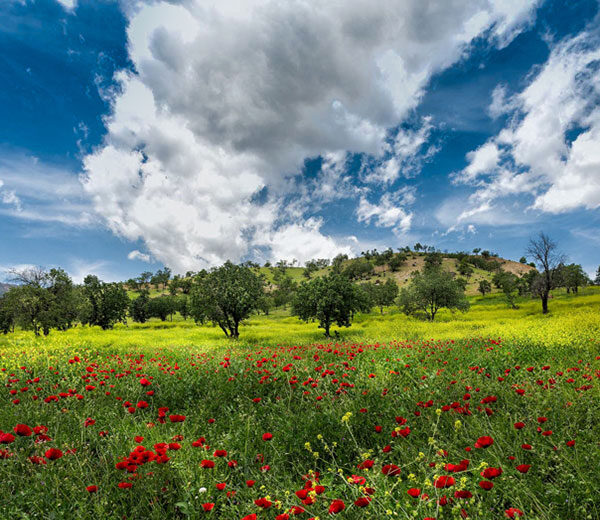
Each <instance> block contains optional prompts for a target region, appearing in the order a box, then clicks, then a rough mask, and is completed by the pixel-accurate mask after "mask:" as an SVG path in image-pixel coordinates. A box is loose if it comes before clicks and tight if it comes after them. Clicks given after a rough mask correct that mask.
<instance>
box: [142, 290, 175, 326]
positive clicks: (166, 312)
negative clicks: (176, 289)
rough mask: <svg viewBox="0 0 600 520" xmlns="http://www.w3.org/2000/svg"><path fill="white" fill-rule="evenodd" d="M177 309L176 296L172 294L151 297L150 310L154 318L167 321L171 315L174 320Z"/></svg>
mask: <svg viewBox="0 0 600 520" xmlns="http://www.w3.org/2000/svg"><path fill="white" fill-rule="evenodd" d="M176 310H177V306H176V302H175V298H174V297H173V296H171V295H167V294H163V295H161V296H157V297H155V298H150V302H149V304H148V311H149V313H150V316H151V317H152V318H159V319H160V321H166V320H167V318H168V317H169V316H170V317H171V321H172V320H173V314H174V313H175V311H176Z"/></svg>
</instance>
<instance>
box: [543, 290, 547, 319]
mask: <svg viewBox="0 0 600 520" xmlns="http://www.w3.org/2000/svg"><path fill="white" fill-rule="evenodd" d="M542 314H548V293H547V292H545V293H542Z"/></svg>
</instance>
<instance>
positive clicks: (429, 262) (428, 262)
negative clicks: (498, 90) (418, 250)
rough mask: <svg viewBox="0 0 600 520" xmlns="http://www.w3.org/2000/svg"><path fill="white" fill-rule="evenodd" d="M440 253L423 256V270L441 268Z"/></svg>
mask: <svg viewBox="0 0 600 520" xmlns="http://www.w3.org/2000/svg"><path fill="white" fill-rule="evenodd" d="M442 259H443V257H442V253H439V252H435V253H429V254H427V255H425V269H438V268H440V267H441V266H442Z"/></svg>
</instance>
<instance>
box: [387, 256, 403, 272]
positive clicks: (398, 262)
mask: <svg viewBox="0 0 600 520" xmlns="http://www.w3.org/2000/svg"><path fill="white" fill-rule="evenodd" d="M405 263H406V254H405V253H398V254H396V255H394V256H393V257H392V258H391V259H390V260H389V262H388V265H389V267H390V271H392V272H394V273H395V272H396V271H399V270H400V268H401V267H402V266H403V265H404V264H405Z"/></svg>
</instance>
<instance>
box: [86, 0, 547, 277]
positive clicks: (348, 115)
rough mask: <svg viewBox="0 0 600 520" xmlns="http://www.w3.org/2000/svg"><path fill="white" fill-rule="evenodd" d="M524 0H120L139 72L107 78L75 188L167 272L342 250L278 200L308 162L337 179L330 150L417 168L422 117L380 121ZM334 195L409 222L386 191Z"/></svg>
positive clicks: (522, 20) (377, 218)
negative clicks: (414, 124) (99, 127)
mask: <svg viewBox="0 0 600 520" xmlns="http://www.w3.org/2000/svg"><path fill="white" fill-rule="evenodd" d="M536 4H537V2H536V1H535V0H513V1H511V2H505V1H501V0H497V1H493V0H479V1H473V0H451V1H448V2H438V1H434V0H414V1H395V0H382V1H380V2H376V3H373V2H367V1H366V0H348V1H346V2H316V1H314V2H300V1H292V2H275V1H272V0H252V1H244V2H240V1H239V0H220V1H219V2H200V1H194V0H185V1H182V2H181V3H176V2H153V3H151V4H150V5H145V6H143V7H140V8H139V9H135V10H131V11H127V12H128V16H129V17H130V20H129V22H130V23H129V28H128V41H129V44H128V49H129V56H130V59H131V61H132V63H133V64H134V66H135V72H125V71H123V72H120V73H119V74H118V75H117V77H116V81H117V83H118V88H116V89H114V92H113V94H112V98H111V106H112V108H111V113H110V115H109V116H108V117H107V119H106V125H107V135H106V138H105V141H104V143H103V144H102V146H100V147H99V148H98V149H97V150H96V151H95V152H94V153H92V154H90V155H88V156H87V157H85V159H84V174H83V175H82V183H83V186H84V188H85V191H86V193H87V194H88V195H89V196H90V197H91V198H92V200H93V203H94V207H95V209H96V211H97V212H99V213H100V214H101V215H102V216H103V217H104V218H105V220H106V222H107V224H108V226H109V227H110V228H111V229H112V230H113V231H114V232H115V233H117V234H118V235H120V236H123V237H125V238H127V239H130V240H139V239H141V240H143V241H144V242H145V245H146V247H147V249H148V251H149V252H150V253H151V254H152V255H153V256H154V257H155V258H157V259H158V260H160V261H162V262H164V263H166V264H168V265H169V266H171V267H173V268H174V269H175V270H176V271H185V270H188V269H196V268H198V267H204V266H206V265H214V264H217V263H220V262H222V261H224V260H226V259H232V260H239V259H242V258H244V257H245V256H247V255H249V254H252V251H254V250H255V249H256V248H259V249H261V250H264V251H266V254H267V256H270V257H272V258H277V257H289V256H293V257H295V258H299V259H300V257H301V256H305V255H306V254H307V253H306V252H307V251H311V255H313V254H314V255H315V256H332V255H334V254H336V253H338V252H345V251H347V250H348V247H350V246H349V245H348V243H347V242H346V241H345V239H342V240H340V239H335V238H333V237H327V236H325V235H324V234H323V233H322V231H321V227H322V222H321V221H320V220H319V219H315V218H314V217H313V216H312V215H311V214H310V213H308V212H307V208H303V207H302V206H301V205H300V204H289V195H290V193H295V192H296V191H297V189H298V188H297V186H296V185H295V184H294V183H292V182H291V179H292V178H293V177H294V176H297V175H298V174H299V173H300V172H301V168H302V165H303V162H304V160H305V159H306V158H310V157H317V156H324V157H325V162H324V164H325V166H324V168H325V169H324V170H323V172H321V174H320V178H322V179H324V180H325V181H327V179H328V180H329V181H331V182H330V186H329V187H327V184H323V186H324V187H327V188H326V190H329V192H330V194H329V195H328V194H327V191H325V192H324V194H323V195H322V196H321V197H322V199H323V200H326V199H327V198H328V197H335V196H336V193H335V191H336V186H338V184H337V182H338V181H339V180H340V179H343V178H344V172H343V171H342V170H340V169H337V170H336V168H335V166H334V164H338V163H339V162H340V160H337V161H336V160H333V159H331V158H332V157H334V158H338V159H339V158H341V157H344V156H345V154H346V152H353V153H362V154H366V156H367V157H371V158H372V160H373V161H375V162H377V161H379V164H380V168H379V169H377V168H376V169H375V170H374V171H373V172H366V173H365V174H364V177H365V179H366V182H367V183H369V182H371V183H377V184H381V183H383V184H390V183H393V182H394V181H395V180H396V179H397V178H398V177H399V176H400V175H401V174H406V173H409V172H410V171H411V169H412V171H413V173H414V172H415V171H417V170H418V168H419V160H420V159H418V158H417V157H418V152H419V151H421V150H422V148H424V147H425V143H426V140H427V138H428V136H429V132H430V130H431V125H432V122H431V121H425V122H424V124H423V125H422V127H421V129H420V130H417V131H416V132H413V133H406V132H404V133H399V134H398V135H396V136H395V137H394V136H393V135H392V137H391V139H392V144H390V139H389V138H390V128H396V127H397V126H398V125H399V123H401V122H402V121H403V119H404V118H405V117H406V116H407V115H408V114H409V112H410V111H411V110H412V109H413V108H415V106H417V104H418V103H419V100H420V98H421V97H422V95H423V92H424V89H425V88H426V85H427V82H428V81H429V79H430V78H431V76H432V75H433V74H435V73H436V72H438V71H441V70H443V69H444V68H446V67H448V66H450V65H451V64H453V63H455V62H456V61H457V60H459V59H461V57H462V56H463V55H464V53H466V52H468V46H469V43H470V42H471V41H472V40H473V38H475V37H477V36H480V35H482V34H484V33H485V35H486V37H487V38H489V40H490V41H491V42H493V43H494V44H496V45H500V46H501V45H505V44H506V43H507V42H508V41H510V39H511V38H513V37H514V35H515V34H516V32H518V31H519V30H520V29H521V28H522V27H523V25H524V24H526V23H527V22H528V21H529V20H530V18H531V16H532V12H533V8H534V7H535V6H536ZM427 153H434V149H427V148H425V152H424V154H425V155H427ZM328 161H329V162H328ZM342 162H343V160H342ZM327 168H328V170H327ZM326 170H327V171H326ZM401 171H404V173H401ZM336 176H337V177H336ZM331 186H333V187H331ZM265 190H266V191H265ZM264 193H267V196H266V197H262V196H260V195H261V194H264ZM346 193H349V194H350V196H354V197H358V198H359V206H358V210H357V217H358V219H359V221H361V222H374V223H375V225H381V226H388V225H391V226H394V227H395V229H400V230H406V229H408V228H409V227H410V214H409V213H407V212H406V210H405V209H403V208H399V207H397V206H394V205H395V204H397V201H396V200H394V197H393V195H391V194H388V195H383V196H382V198H381V200H380V203H379V205H378V207H375V206H373V204H372V203H370V202H369V201H368V199H367V198H366V195H365V194H364V193H362V192H359V193H353V190H352V189H351V188H349V187H348V186H347V190H346ZM337 196H339V195H337ZM317 198H318V196H317ZM309 256H310V255H309Z"/></svg>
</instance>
